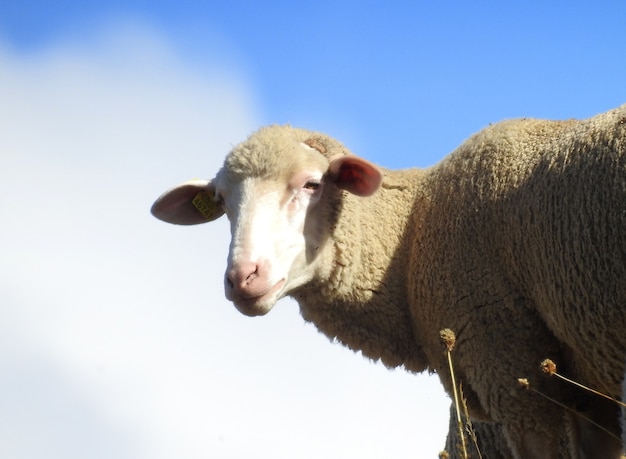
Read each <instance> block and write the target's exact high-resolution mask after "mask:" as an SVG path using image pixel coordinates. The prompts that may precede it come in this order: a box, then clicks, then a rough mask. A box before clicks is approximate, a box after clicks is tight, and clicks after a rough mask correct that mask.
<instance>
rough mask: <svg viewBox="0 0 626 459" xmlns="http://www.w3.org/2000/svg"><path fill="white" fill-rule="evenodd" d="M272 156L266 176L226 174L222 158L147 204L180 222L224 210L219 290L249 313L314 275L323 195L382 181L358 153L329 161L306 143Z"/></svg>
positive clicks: (361, 190) (364, 192)
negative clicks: (225, 245) (209, 173)
mask: <svg viewBox="0 0 626 459" xmlns="http://www.w3.org/2000/svg"><path fill="white" fill-rule="evenodd" d="M272 162H274V163H278V164H280V170H278V171H273V172H274V173H272V174H271V175H269V176H268V175H267V174H264V175H263V176H256V175H254V174H251V175H250V176H246V175H245V174H244V175H242V174H241V171H239V172H238V173H236V174H233V173H231V171H229V170H228V167H227V164H228V163H225V165H224V168H222V170H221V171H220V172H219V173H218V174H217V176H216V177H215V178H214V179H213V180H211V181H205V180H192V181H189V182H185V183H182V184H180V185H178V186H176V187H174V188H172V189H170V190H168V191H166V192H165V193H164V194H163V195H161V196H160V197H159V198H158V199H157V200H156V201H155V203H154V205H153V206H152V213H153V215H154V216H156V217H157V218H159V219H161V220H164V221H166V222H169V223H175V224H181V225H193V224H198V223H206V222H209V221H212V220H215V219H216V218H218V217H220V216H221V215H223V214H226V216H227V217H228V219H229V221H230V231H231V243H230V250H229V254H228V262H227V267H226V273H225V276H224V290H225V294H226V298H227V299H229V300H230V301H232V302H233V303H234V304H235V306H236V307H237V309H238V310H239V311H240V312H242V313H243V314H246V315H249V316H256V315H263V314H266V313H267V312H268V311H269V310H270V309H271V308H272V307H273V306H274V304H275V303H276V301H277V300H278V299H280V298H282V297H284V296H286V295H288V294H289V293H290V292H292V291H293V290H294V289H296V288H298V287H300V286H302V285H304V284H306V283H307V282H309V281H310V280H311V279H312V278H313V277H314V276H315V272H316V257H315V251H316V249H317V246H318V244H319V242H320V240H321V239H322V238H323V237H324V235H325V234H324V233H326V234H328V233H329V232H330V228H325V225H326V226H329V224H328V222H327V221H324V220H326V219H325V218H322V217H323V216H322V215H321V214H320V212H321V210H320V209H322V208H323V207H324V206H323V205H322V203H323V200H325V199H329V196H330V194H331V193H333V192H334V193H335V194H336V193H338V192H339V190H346V191H349V192H351V193H353V194H356V195H359V196H368V195H371V194H372V193H374V192H376V190H377V189H378V187H379V186H380V183H381V181H382V174H381V172H380V171H379V169H378V168H377V167H376V166H374V165H372V164H371V163H369V162H367V161H365V160H363V159H361V158H358V157H356V156H339V157H337V158H334V159H331V160H328V159H327V158H326V157H324V156H323V155H322V154H321V153H320V152H319V151H317V150H315V149H314V148H311V147H309V146H308V145H306V144H300V145H299V146H298V149H297V154H293V153H291V154H290V155H284V156H281V161H278V162H276V161H272Z"/></svg>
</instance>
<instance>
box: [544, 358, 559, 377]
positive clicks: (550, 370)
mask: <svg viewBox="0 0 626 459" xmlns="http://www.w3.org/2000/svg"><path fill="white" fill-rule="evenodd" d="M541 369H542V370H543V372H544V373H547V374H549V375H550V376H554V373H556V363H554V362H553V361H552V360H550V359H545V360H544V361H543V362H541Z"/></svg>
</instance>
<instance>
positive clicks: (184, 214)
mask: <svg viewBox="0 0 626 459" xmlns="http://www.w3.org/2000/svg"><path fill="white" fill-rule="evenodd" d="M214 196H215V187H214V186H213V184H212V183H211V182H208V181H206V180H189V181H188V182H184V183H181V184H180V185H177V186H175V187H174V188H171V189H169V190H167V191H166V192H165V193H163V194H162V195H161V196H159V197H158V199H157V200H156V201H154V204H152V208H151V209H150V212H152V215H154V216H155V217H156V218H158V219H159V220H163V221H164V222H167V223H173V224H176V225H197V224H198V223H207V222H210V221H212V220H215V219H216V218H219V217H221V216H222V214H223V213H224V211H223V210H222V208H221V207H220V206H219V205H218V203H216V202H215V199H214Z"/></svg>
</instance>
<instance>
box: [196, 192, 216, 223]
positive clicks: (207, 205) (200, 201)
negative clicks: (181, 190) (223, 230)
mask: <svg viewBox="0 0 626 459" xmlns="http://www.w3.org/2000/svg"><path fill="white" fill-rule="evenodd" d="M191 203H192V204H193V205H194V207H195V208H196V209H198V211H199V212H200V213H201V214H202V215H203V216H204V218H206V219H207V220H213V219H214V218H215V214H216V213H217V212H218V209H217V203H216V202H215V201H214V200H213V199H212V198H211V196H210V195H209V193H207V192H206V191H200V192H199V193H198V194H196V196H195V197H194V198H193V200H192V201H191Z"/></svg>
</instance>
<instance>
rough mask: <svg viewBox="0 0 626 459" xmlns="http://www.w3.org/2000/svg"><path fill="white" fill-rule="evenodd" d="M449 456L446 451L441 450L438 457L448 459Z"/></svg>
mask: <svg viewBox="0 0 626 459" xmlns="http://www.w3.org/2000/svg"><path fill="white" fill-rule="evenodd" d="M449 457H450V454H449V453H448V452H447V451H441V452H440V453H439V459H448V458H449Z"/></svg>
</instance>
